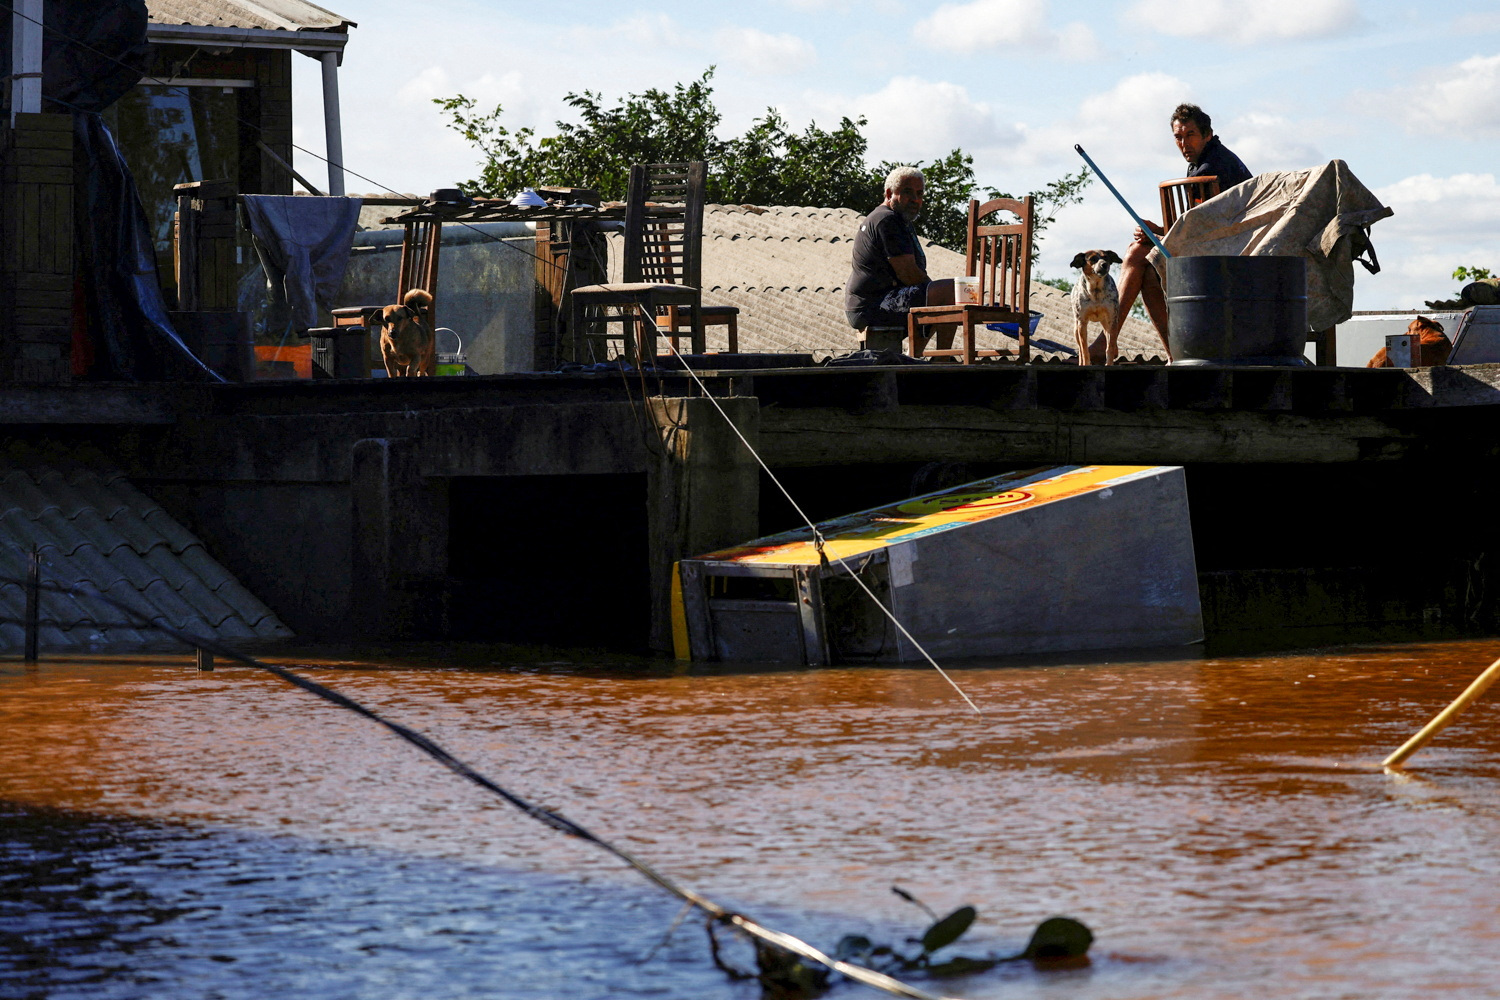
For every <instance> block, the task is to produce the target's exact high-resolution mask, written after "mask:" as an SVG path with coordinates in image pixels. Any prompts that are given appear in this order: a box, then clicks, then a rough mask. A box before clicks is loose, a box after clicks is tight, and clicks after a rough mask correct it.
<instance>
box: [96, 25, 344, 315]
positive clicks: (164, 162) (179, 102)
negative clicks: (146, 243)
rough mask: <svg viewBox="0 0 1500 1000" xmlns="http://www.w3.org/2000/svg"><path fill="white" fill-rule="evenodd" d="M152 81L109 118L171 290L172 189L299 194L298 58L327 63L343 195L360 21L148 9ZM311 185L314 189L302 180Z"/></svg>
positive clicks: (326, 88) (328, 112)
mask: <svg viewBox="0 0 1500 1000" xmlns="http://www.w3.org/2000/svg"><path fill="white" fill-rule="evenodd" d="M146 8H147V12H148V15H149V22H148V24H147V28H146V38H147V41H148V42H149V43H150V46H149V52H148V57H147V62H146V66H145V70H146V73H145V76H144V77H143V78H142V79H141V81H140V83H139V84H137V85H136V86H135V87H134V88H133V89H132V90H131V91H130V93H128V94H126V95H125V96H124V97H123V98H121V99H120V100H119V101H117V102H115V104H113V105H112V106H111V107H110V108H109V109H108V110H107V111H106V112H105V113H104V114H105V119H106V121H107V122H108V124H109V126H110V129H111V131H113V132H114V134H115V136H116V137H117V139H118V141H119V144H120V149H121V152H122V153H123V154H124V156H125V160H126V162H127V163H129V164H130V169H131V172H132V173H133V174H134V175H135V182H136V186H137V187H138V188H139V190H140V193H141V200H142V202H143V203H144V204H145V207H146V213H147V216H148V218H149V221H150V226H151V230H152V238H153V240H154V241H155V243H156V250H157V263H158V270H159V272H160V274H161V276H162V280H163V283H164V284H165V285H167V286H168V287H169V288H170V286H171V280H172V279H171V275H172V267H171V244H172V215H173V212H174V211H175V210H176V207H177V204H176V194H175V192H174V191H173V186H174V185H176V184H181V183H184V182H186V181H202V180H228V181H230V182H231V184H232V186H233V188H234V190H235V191H237V192H239V193H241V194H291V193H292V182H293V173H292V167H291V163H292V56H293V54H295V53H301V54H302V55H304V56H308V57H310V58H314V59H317V60H318V61H319V62H320V63H321V64H322V79H323V116H324V131H325V134H326V136H327V149H328V150H329V155H328V159H329V160H330V161H331V162H329V164H328V170H327V182H326V183H327V191H326V193H329V194H343V193H344V174H343V170H342V166H341V161H342V159H343V153H342V146H343V143H342V138H341V126H340V114H339V96H338V66H339V63H340V61H341V60H342V58H343V52H344V46H345V44H346V43H347V42H348V40H349V29H351V28H353V27H355V23H354V22H353V21H350V20H348V19H347V18H345V17H343V16H341V15H339V14H335V13H333V12H332V11H328V10H325V9H323V8H322V7H318V6H316V5H314V4H311V3H307V2H306V0H146ZM304 183H306V182H304Z"/></svg>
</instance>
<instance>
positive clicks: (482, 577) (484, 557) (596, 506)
mask: <svg viewBox="0 0 1500 1000" xmlns="http://www.w3.org/2000/svg"><path fill="white" fill-rule="evenodd" d="M449 502H450V504H451V515H452V520H451V522H450V525H451V530H450V535H449V543H448V566H449V576H450V577H451V579H452V600H451V604H450V610H449V614H450V631H451V634H452V635H453V637H454V638H458V639H467V640H474V641H490V642H545V643H549V644H558V645H569V646H596V645H606V646H609V647H611V648H615V649H642V650H644V649H645V648H646V647H647V645H648V642H649V631H650V623H651V601H650V592H649V586H648V581H649V577H648V567H647V560H646V556H647V526H646V477H645V476H644V475H641V474H636V475H598V476H510V477H505V478H493V477H484V478H478V477H475V478H457V479H454V480H452V486H451V488H450V491H449Z"/></svg>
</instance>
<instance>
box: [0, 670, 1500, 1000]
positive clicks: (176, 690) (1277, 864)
mask: <svg viewBox="0 0 1500 1000" xmlns="http://www.w3.org/2000/svg"><path fill="white" fill-rule="evenodd" d="M574 655H575V656H576V654H574ZM548 656H551V657H552V659H553V660H556V661H565V662H541V661H539V659H538V656H537V654H535V653H532V654H526V655H523V654H521V653H518V652H513V653H508V654H497V653H494V652H493V651H490V652H485V651H477V650H474V649H468V650H464V651H449V652H445V653H441V654H440V653H438V652H435V651H433V650H426V651H421V650H418V651H412V650H406V651H403V652H401V653H400V655H397V653H395V652H388V653H387V654H386V655H384V656H382V657H369V658H366V659H363V660H359V661H356V660H339V659H335V658H330V657H327V656H326V655H311V654H308V655H305V656H298V655H281V656H277V657H275V659H276V661H277V662H281V663H285V664H289V665H292V664H295V665H298V668H299V669H301V670H303V671H304V672H305V673H306V674H307V675H308V676H310V677H312V678H314V679H316V680H318V681H320V682H321V683H324V684H327V685H329V686H331V687H334V688H336V689H337V690H339V691H342V692H344V693H346V694H348V695H351V696H353V697H355V698H357V699H360V700H361V701H363V702H365V703H367V704H368V705H370V706H371V707H373V708H375V709H376V710H378V711H380V712H382V713H384V714H386V715H387V716H389V717H391V718H393V719H395V720H397V721H400V722H403V723H406V724H408V725H410V726H412V727H414V728H416V729H418V730H420V731H422V732H425V733H427V734H428V735H430V736H432V737H433V738H435V739H437V740H438V741H439V742H441V743H443V744H444V745H445V746H447V747H448V749H449V750H451V751H453V752H454V753H455V754H457V755H458V756H459V757H461V758H463V759H465V760H467V761H469V762H471V763H472V764H474V765H476V766H477V767H479V768H480V769H481V770H483V771H485V772H486V773H488V774H489V775H490V776H491V777H493V778H495V779H496V780H498V781H499V782H500V783H501V784H504V785H506V786H507V787H510V788H512V789H513V790H515V791H516V792H518V793H520V794H522V795H525V796H528V797H530V798H532V799H533V800H535V801H538V802H540V803H542V804H544V805H547V806H549V807H552V808H556V809H559V810H561V811H563V812H564V813H566V814H567V815H569V816H570V817H572V818H573V819H575V820H577V821H579V822H581V823H583V824H585V825H586V826H589V827H591V828H592V829H593V830H595V831H596V832H597V833H599V834H601V835H604V836H606V837H608V838H611V839H613V840H615V841H617V842H618V843H619V844H620V845H621V846H622V847H624V848H625V849H626V850H629V851H631V852H633V853H635V854H637V855H638V856H640V857H642V858H644V859H645V860H648V861H650V862H652V863H654V864H656V865H657V866H658V867H660V868H661V869H663V870H664V871H666V872H667V873H668V874H670V875H672V876H674V877H676V878H677V879H679V880H680V881H682V882H683V883H685V884H686V885H688V886H690V887H692V888H695V889H697V890H699V891H701V892H703V893H705V894H707V895H709V896H710V897H712V898H715V899H717V900H719V901H721V902H723V903H725V904H727V905H730V906H733V907H736V908H739V909H741V910H742V911H743V912H745V913H747V914H749V915H751V916H753V917H756V918H758V919H760V920H762V921H763V922H765V923H768V924H770V925H771V926H773V927H776V928H778V929H782V930H786V931H789V932H791V933H794V934H798V935H801V936H803V937H805V938H806V939H808V940H809V941H811V942H812V943H814V944H816V945H819V946H821V947H824V948H832V947H833V945H834V943H835V942H836V941H837V940H838V939H839V938H840V937H841V936H843V935H844V934H847V933H862V934H865V935H867V936H869V937H871V938H873V939H876V940H878V941H886V942H890V943H892V944H896V945H902V944H903V940H904V938H905V937H906V936H907V935H910V934H916V933H920V931H921V929H922V928H923V927H924V926H925V924H926V922H927V918H926V917H924V915H923V914H922V913H921V912H920V911H919V910H917V909H916V908H915V907H913V906H912V905H911V904H909V903H907V902H904V901H902V900H901V899H899V898H897V897H896V896H895V895H894V894H892V892H891V891H890V887H891V886H892V885H893V884H897V885H900V886H902V887H904V888H905V889H907V890H909V891H910V892H912V893H913V894H914V895H916V896H917V897H919V898H920V899H922V900H923V901H925V902H926V903H927V904H929V905H930V906H931V907H933V908H934V909H936V910H939V911H940V912H946V910H948V909H952V908H954V907H956V906H958V905H960V904H963V903H971V904H973V905H974V906H976V907H977V908H978V910H979V920H978V922H977V923H976V925H975V927H974V929H973V930H971V931H970V933H969V935H968V936H966V937H965V938H964V939H963V941H961V942H960V944H959V945H958V946H956V947H955V948H954V949H953V950H954V951H957V952H961V953H965V954H969V955H984V954H988V953H1007V954H1008V953H1012V952H1015V951H1018V950H1019V949H1020V948H1021V947H1022V946H1023V945H1024V943H1025V941H1026V938H1027V936H1028V935H1029V933H1030V930H1031V928H1032V927H1034V926H1035V925H1036V923H1037V922H1038V921H1040V920H1042V919H1044V918H1046V917H1048V916H1051V915H1054V914H1067V915H1070V916H1073V917H1076V918H1078V919H1080V920H1083V921H1084V922H1085V923H1087V924H1088V925H1089V926H1090V927H1091V928H1092V929H1093V930H1094V933H1095V935H1096V939H1095V946H1094V951H1093V953H1092V954H1093V961H1092V963H1091V964H1090V965H1089V966H1088V967H1086V968H1079V969H1071V970H1066V971H1040V970H1037V969H1034V968H1032V967H1031V966H1030V965H1009V966H1001V967H1000V968H999V969H997V970H994V971H991V972H987V973H983V974H979V975H974V976H970V977H967V978H962V979H952V980H944V981H935V980H931V979H922V978H921V977H919V976H912V977H910V978H911V980H912V982H913V983H914V984H916V985H918V986H921V987H922V988H924V989H928V990H930V991H932V992H935V993H945V994H948V995H950V996H957V997H975V998H979V997H985V998H1042V997H1045V998H1052V997H1056V998H1062V997H1068V998H1100V1000H1104V998H1108V1000H1126V998H1147V997H1151V998H1172V997H1184V998H1186V997H1192V998H1195V1000H1203V998H1221V997H1222V998H1231V997H1233V998H1243V997H1257V998H1299V1000H1302V998H1324V997H1326V998H1387V997H1388V998H1392V1000H1397V998H1399V1000H1408V998H1411V997H1414V996H1424V995H1425V996H1430V995H1434V994H1437V995H1446V996H1453V997H1476V996H1497V995H1500V697H1497V696H1496V693H1492V695H1491V696H1489V697H1487V698H1486V699H1485V700H1482V701H1481V702H1480V703H1479V704H1477V705H1476V706H1475V707H1474V708H1473V709H1471V710H1470V712H1469V713H1467V714H1466V715H1465V716H1464V717H1462V718H1461V719H1460V721H1459V722H1458V723H1456V724H1455V725H1454V726H1453V727H1451V728H1450V729H1449V730H1447V731H1446V732H1445V733H1443V734H1442V735H1441V736H1439V737H1438V739H1437V741H1436V742H1435V743H1434V744H1433V745H1432V746H1431V747H1429V748H1428V749H1426V750H1424V751H1422V752H1421V753H1419V754H1418V755H1417V756H1416V757H1415V758H1413V760H1412V761H1411V763H1410V765H1409V772H1408V773H1407V774H1406V775H1404V776H1397V775H1391V774H1385V773H1382V772H1381V771H1380V769H1379V768H1378V766H1377V763H1378V761H1379V760H1380V758H1382V757H1383V756H1384V755H1385V754H1387V753H1388V752H1390V751H1391V750H1392V749H1394V748H1395V747H1396V746H1398V745H1399V744H1400V743H1401V742H1402V741H1403V740H1404V739H1405V738H1406V737H1407V736H1409V735H1410V734H1411V733H1412V732H1414V731H1415V730H1416V729H1417V728H1418V727H1419V726H1420V725H1421V724H1422V723H1423V722H1425V721H1426V720H1427V719H1428V718H1429V717H1430V716H1431V715H1432V714H1433V713H1435V712H1436V711H1437V710H1438V709H1439V708H1441V707H1442V706H1443V705H1445V704H1446V703H1447V702H1448V701H1449V700H1450V699H1451V698H1453V697H1454V696H1456V695H1457V694H1458V692H1459V691H1460V690H1462V688H1463V687H1464V686H1465V685H1466V684H1467V683H1468V682H1469V681H1470V680H1471V679H1472V678H1473V677H1474V676H1475V675H1477V674H1478V673H1479V672H1480V671H1481V670H1482V669H1483V668H1484V667H1485V666H1486V665H1487V664H1488V663H1489V662H1491V661H1492V660H1493V659H1494V658H1495V657H1496V656H1500V642H1497V643H1479V642H1466V643H1443V644H1429V645H1409V646H1390V647H1378V648H1377V647H1361V648H1353V647H1351V648H1342V649H1335V650H1322V651H1318V652H1316V653H1304V654H1296V655H1276V656H1263V657H1248V658H1238V659H1202V658H1198V659H1179V660H1175V661H1167V662H1129V661H1126V660H1116V661H1114V662H1109V663H1103V662H1095V663H1087V664H1075V665H1064V664H1051V665H1047V666H1030V667H1017V666H1014V665H1006V666H1004V667H997V666H990V667H974V666H967V667H964V668H962V669H957V670H955V671H954V674H953V676H954V677H955V679H956V680H957V681H958V682H959V683H960V684H961V685H962V686H963V687H964V689H965V690H966V691H967V692H968V693H969V694H970V695H971V696H972V697H973V698H974V699H975V701H977V702H978V703H979V704H980V706H981V707H982V708H983V709H984V711H985V714H984V716H983V717H976V716H975V715H974V714H973V713H972V712H970V711H968V710H967V709H966V708H965V706H964V705H963V704H962V702H961V701H960V700H959V699H958V698H957V696H955V695H954V694H953V693H952V691H951V690H950V689H949V688H948V687H947V685H946V684H945V683H944V682H943V680H942V679H941V678H940V677H938V676H937V675H936V674H935V673H933V672H932V671H931V670H930V669H919V668H906V669H871V668H860V669H848V670H844V669H825V670H808V671H790V670H787V671H774V670H766V671H743V672H734V671H727V670H725V671H711V670H702V669H699V670H695V671H692V672H688V671H680V670H677V669H676V668H674V667H672V666H670V665H663V664H644V663H640V662H634V663H632V662H614V663H610V664H601V663H599V662H597V661H596V662H592V663H591V662H588V661H587V660H581V661H579V660H575V661H572V662H567V654H543V656H542V660H546V657H548ZM677 912H678V905H677V901H676V900H675V899H673V898H672V897H670V896H667V895H666V894H665V893H663V892H662V891H661V890H659V889H657V888H656V887H654V886H652V885H651V884H649V883H647V882H646V881H645V880H644V879H642V878H641V877H640V876H639V875H637V874H636V873H634V872H632V871H631V870H629V869H626V868H624V867H622V866H621V864H620V863H619V862H618V861H616V860H615V859H613V858H611V857H609V856H608V855H606V854H604V853H603V852H601V851H599V850H598V849H597V848H595V847H592V846H591V845H589V844H587V843H583V842H580V841H577V840H575V839H571V838H568V837H565V836H563V835H560V834H558V833H555V832H553V831H551V830H549V829H546V828H544V827H542V826H540V825H538V824H536V823H535V822H533V821H531V820H529V819H527V818H526V817H525V816H523V815H521V814H520V813H518V812H516V811H514V810H513V809H511V808H510V807H508V806H506V805H504V804H503V803H501V802H499V801H498V800H495V799H493V798H492V797H489V796H488V795H487V794H486V793H484V792H483V791H481V790H479V789H477V788H475V787H473V786H471V785H468V784H466V783H464V782H462V781H460V780H459V779H457V778H456V777H454V776H453V775H452V774H450V773H449V772H447V771H445V770H443V769H442V768H440V767H439V766H437V765H436V764H434V763H433V762H432V761H430V760H429V759H427V758H425V757H423V756H421V755H420V754H418V753H417V752H416V751H415V750H414V749H412V748H411V747H409V746H408V745H406V744H404V743H402V742H400V741H399V740H397V739H396V738H395V737H393V736H392V735H391V734H389V733H388V732H386V731H384V730H382V729H380V728H379V727H377V726H375V725H373V724H372V723H370V722H369V721H367V720H364V719H361V718H359V717H357V716H355V715H353V714H352V713H349V712H347V711H343V710H341V709H338V708H336V707H333V706H331V705H328V704H326V703H323V702H319V701H317V700H315V699H313V698H312V697H310V696H308V695H307V694H305V693H302V692H300V691H298V690H295V689H293V688H291V687H289V686H288V685H286V684H284V683H283V682H281V681H279V680H277V679H276V678H274V677H272V676H269V675H267V674H264V673H262V672H259V671H256V670H252V669H249V668H243V667H231V666H226V665H224V664H223V663H222V662H221V663H220V665H219V669H218V670H216V671H214V672H213V673H198V672H196V671H194V670H193V669H192V666H191V661H190V660H189V659H188V658H186V657H180V656H156V657H146V656H142V657H132V658H123V659H114V660H97V661H91V662H88V661H79V660H69V661H60V662H57V661H54V662H45V661H44V662H43V663H42V664H41V665H40V666H39V667H37V668H35V669H30V670H28V669H27V668H25V667H24V666H22V665H21V664H19V663H16V662H6V663H0V996H4V997H6V998H12V997H15V998H23V997H24V998H31V997H35V998H44V997H45V998H49V1000H67V998H137V997H150V998H176V997H194V998H197V997H204V998H207V997H213V998H236V1000H237V998H264V997H282V998H299V1000H300V998H308V1000H313V998H359V1000H363V998H370V1000H375V998H380V1000H390V998H424V1000H426V998H436V1000H441V998H449V997H464V998H468V997H475V998H478V997H506V998H509V997H516V998H523V997H524V998H530V997H564V996H566V997H569V998H592V997H599V998H603V997H633V996H652V997H684V998H700V997H701V998H730V1000H739V998H744V1000H750V998H754V997H757V996H758V995H759V989H758V987H757V986H755V985H754V984H752V983H746V982H732V981H730V980H729V979H728V978H726V976H725V975H724V974H723V973H722V972H720V971H718V970H716V969H715V968H714V967H713V965H712V962H711V960H710V957H709V953H708V948H707V945H706V939H705V936H704V932H703V928H702V923H701V920H699V919H697V918H690V919H688V920H687V921H685V922H684V923H682V925H681V926H679V927H677V928H676V929H675V931H672V933H671V934H670V936H669V937H667V938H666V941H665V943H663V938H664V936H666V935H667V932H668V930H669V928H671V926H672V922H673V919H674V917H675V916H676V915H677ZM730 957H732V958H733V959H735V960H736V961H739V962H740V963H741V964H749V962H750V958H749V955H748V953H747V951H745V950H744V949H741V950H737V951H735V950H731V952H730ZM831 995H832V996H835V997H855V996H861V997H862V996H877V995H879V994H876V993H874V992H872V991H870V990H868V989H866V988H864V987H860V986H855V985H853V984H847V983H845V984H841V985H838V986H836V987H835V988H834V990H833V993H832V994H831Z"/></svg>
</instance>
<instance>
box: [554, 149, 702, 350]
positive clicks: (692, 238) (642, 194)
mask: <svg viewBox="0 0 1500 1000" xmlns="http://www.w3.org/2000/svg"><path fill="white" fill-rule="evenodd" d="M707 179H708V169H707V166H706V165H705V164H704V163H702V162H701V161H698V162H693V163H656V164H650V165H647V164H643V163H637V164H635V165H634V166H632V167H631V168H630V190H629V194H628V196H627V198H626V202H625V238H624V248H623V268H622V271H623V278H624V280H623V281H622V282H620V283H618V284H614V283H611V284H602V285H586V286H584V287H582V288H575V289H573V292H572V307H571V310H570V318H569V323H568V330H569V334H570V336H571V338H572V344H573V360H574V361H588V360H590V359H591V358H592V359H593V360H597V361H603V360H604V359H605V355H606V353H607V350H608V341H609V340H611V339H615V335H611V334H610V332H609V324H610V323H612V322H618V323H620V325H621V332H620V333H619V334H618V338H619V339H620V340H621V341H622V345H621V346H622V351H623V353H624V354H625V356H626V357H628V358H631V359H632V360H634V361H635V363H636V364H637V365H642V366H644V365H649V364H654V363H655V359H656V329H655V327H653V326H652V324H651V323H649V322H640V323H639V327H640V335H639V336H637V334H636V329H637V325H638V323H637V320H638V312H637V310H641V311H644V312H645V314H646V316H650V317H654V316H656V315H658V313H660V312H661V311H662V310H663V309H665V308H667V307H675V308H676V309H685V310H686V311H687V314H688V324H689V332H690V335H691V337H692V350H693V353H694V354H702V353H703V350H704V337H703V309H702V304H701V294H700V292H699V284H700V281H701V274H702V253H703V199H704V190H705V188H706V187H707ZM610 308H617V309H619V310H620V312H619V314H618V315H609V314H608V312H607V311H608V310H609V309H610ZM591 310H597V313H596V314H595V315H593V316H590V311H591ZM596 326H597V327H598V329H597V330H596V329H595V327H596ZM595 345H598V346H599V347H600V348H601V349H599V350H597V351H595V349H594V348H595ZM596 354H597V356H595V355H596Z"/></svg>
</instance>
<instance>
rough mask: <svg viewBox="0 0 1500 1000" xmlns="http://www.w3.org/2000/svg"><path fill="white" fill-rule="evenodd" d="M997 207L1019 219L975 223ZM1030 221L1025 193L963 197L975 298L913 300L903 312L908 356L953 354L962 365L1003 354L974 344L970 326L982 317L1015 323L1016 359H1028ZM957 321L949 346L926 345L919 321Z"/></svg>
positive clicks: (1031, 204) (1032, 208)
mask: <svg viewBox="0 0 1500 1000" xmlns="http://www.w3.org/2000/svg"><path fill="white" fill-rule="evenodd" d="M997 211H1005V212H1010V213H1012V214H1014V215H1016V216H1018V217H1019V219H1020V221H1019V222H1013V223H1007V224H1004V225H989V226H985V225H980V220H981V219H984V218H986V217H988V216H989V215H990V214H991V213H993V212H997ZM1035 223H1036V204H1035V200H1034V199H1033V198H1032V196H1031V195H1027V196H1026V197H1025V198H1023V199H1020V200H1019V201H1018V200H1016V199H1014V198H996V199H994V200H993V201H987V202H985V203H984V204H982V205H981V204H980V203H979V202H978V201H975V200H973V199H970V201H969V240H968V252H967V253H966V254H965V258H964V270H965V273H966V274H967V275H968V276H969V277H971V278H978V279H979V302H978V303H972V302H970V303H962V302H960V303H954V304H953V305H950V306H918V307H916V308H914V309H912V310H911V312H909V313H907V315H906V337H907V342H908V345H909V349H910V351H911V356H912V357H914V358H920V357H922V356H924V355H927V356H936V357H957V358H959V359H961V360H962V361H963V363H964V364H966V365H971V364H973V363H974V360H975V358H979V357H999V356H1002V355H1009V354H1010V353H1011V352H1010V351H1009V350H999V349H996V350H979V348H978V345H977V344H976V343H975V339H974V327H975V326H976V325H978V324H983V323H1015V324H1016V325H1017V338H1018V344H1017V348H1016V357H1017V359H1018V360H1019V361H1020V362H1021V363H1023V364H1024V363H1025V362H1027V361H1029V360H1030V359H1031V240H1032V233H1033V228H1034V226H1035ZM955 324H956V325H957V326H958V327H959V328H960V334H961V336H962V338H963V339H962V340H961V341H960V346H959V347H957V348H954V349H951V350H948V349H944V350H926V349H925V348H924V347H923V344H924V343H925V341H926V336H925V335H924V334H923V332H922V328H923V327H928V326H948V325H955Z"/></svg>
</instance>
